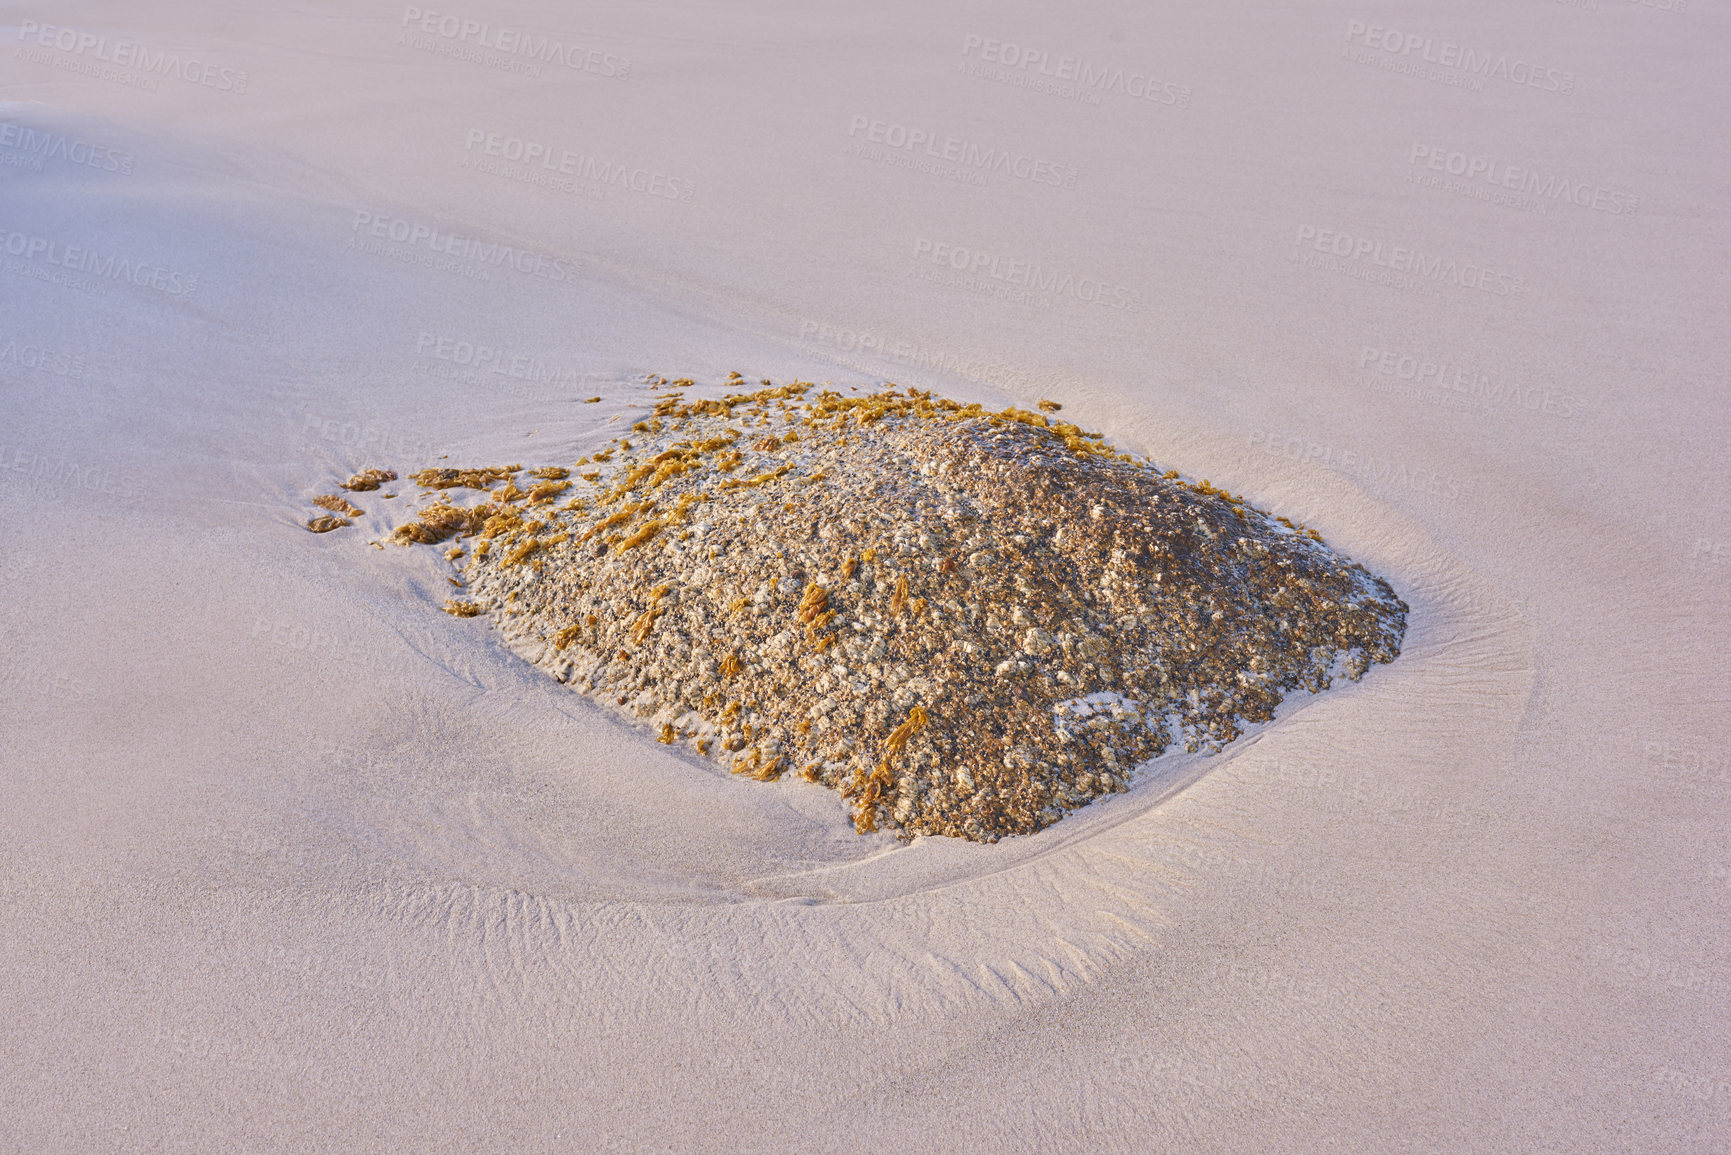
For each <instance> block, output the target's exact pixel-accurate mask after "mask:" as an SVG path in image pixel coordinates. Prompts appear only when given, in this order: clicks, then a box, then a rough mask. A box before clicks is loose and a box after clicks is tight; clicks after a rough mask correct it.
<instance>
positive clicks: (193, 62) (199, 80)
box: [18, 20, 247, 93]
mask: <svg viewBox="0 0 1731 1155" xmlns="http://www.w3.org/2000/svg"><path fill="white" fill-rule="evenodd" d="M18 39H19V40H27V41H32V42H34V43H35V44H36V45H37V46H39V47H42V48H57V49H59V50H60V51H61V52H70V53H71V54H72V55H74V56H83V57H88V58H89V59H91V60H99V61H102V62H103V63H104V64H112V65H115V66H117V67H120V68H136V69H138V70H139V71H140V72H147V73H154V74H155V75H157V76H174V77H178V78H179V79H181V80H184V81H186V82H187V83H188V84H197V85H201V86H203V87H205V88H214V89H216V90H217V91H218V92H236V93H242V92H245V91H246V84H247V73H246V70H245V69H243V68H225V67H221V66H218V65H215V64H209V63H206V62H205V61H202V60H199V59H198V58H197V57H195V56H185V57H183V56H182V55H181V54H180V53H178V52H167V51H163V50H152V49H149V48H146V47H145V46H144V45H142V44H138V43H135V42H133V41H131V40H124V39H122V38H120V37H118V36H116V37H113V38H112V39H111V38H109V36H108V35H107V34H105V33H96V32H86V31H85V30H83V29H82V28H66V27H62V26H60V25H57V24H39V23H37V22H36V21H34V20H24V21H21V22H20V23H19V25H18Z"/></svg>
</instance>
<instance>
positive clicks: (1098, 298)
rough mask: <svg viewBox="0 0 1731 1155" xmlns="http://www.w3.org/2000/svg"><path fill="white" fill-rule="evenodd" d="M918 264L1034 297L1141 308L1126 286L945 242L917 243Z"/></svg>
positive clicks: (915, 253)
mask: <svg viewBox="0 0 1731 1155" xmlns="http://www.w3.org/2000/svg"><path fill="white" fill-rule="evenodd" d="M914 260H916V261H921V262H929V263H931V264H934V265H938V266H941V267H943V268H946V269H953V270H955V271H956V272H959V273H967V274H968V275H970V276H973V277H984V278H989V279H990V280H992V281H998V282H1001V283H1003V284H1006V285H1011V286H1014V287H1016V288H1021V289H1027V290H1029V291H1031V292H1034V293H1050V294H1051V295H1052V296H1055V297H1073V298H1075V299H1076V300H1078V301H1082V302H1084V303H1085V304H1090V305H1103V306H1105V307H1106V308H1109V309H1130V308H1134V307H1135V306H1136V304H1137V297H1136V291H1135V290H1134V289H1129V288H1126V287H1125V286H1123V285H1112V284H1108V283H1106V282H1104V281H1101V280H1098V279H1096V278H1093V277H1079V276H1077V275H1075V274H1074V273H1068V272H1063V271H1061V270H1058V269H1048V268H1044V267H1042V266H1040V265H1037V264H1034V263H1033V262H1031V261H1021V260H1014V259H1011V258H1009V257H1006V256H1003V255H1002V254H999V253H992V252H987V251H985V250H982V249H971V248H968V247H967V246H965V245H952V244H949V243H947V242H944V241H932V240H927V239H926V238H924V237H921V238H919V239H918V240H916V241H914Z"/></svg>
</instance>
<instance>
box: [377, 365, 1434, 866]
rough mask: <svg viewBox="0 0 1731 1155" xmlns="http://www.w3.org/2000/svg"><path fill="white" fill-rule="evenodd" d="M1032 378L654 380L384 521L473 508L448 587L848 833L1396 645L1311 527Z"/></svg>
mask: <svg viewBox="0 0 1731 1155" xmlns="http://www.w3.org/2000/svg"><path fill="white" fill-rule="evenodd" d="M737 383H738V379H737V378H735V379H734V380H733V381H730V384H737ZM666 384H667V382H665V381H664V380H662V381H658V382H657V385H658V386H659V385H666ZM672 384H673V385H674V386H675V388H676V389H683V388H689V387H690V386H691V382H689V381H678V382H673V383H672ZM765 384H766V385H767V384H768V383H767V382H766V383H765ZM1041 408H1042V409H1044V410H1046V411H1047V412H1042V413H1036V412H1030V411H1027V410H1022V409H1016V408H1011V409H1006V410H1004V411H1002V412H989V411H987V410H985V409H984V408H983V407H981V406H980V405H977V404H962V403H959V402H955V401H950V400H945V399H942V398H935V397H933V396H932V395H931V394H930V393H927V392H922V391H920V390H916V389H909V390H906V391H898V390H897V389H896V388H895V387H894V386H891V387H889V388H888V389H886V390H885V391H882V392H879V393H874V394H869V395H862V396H842V395H841V394H838V393H835V392H831V391H827V390H826V391H816V387H815V386H812V385H809V384H805V383H800V382H796V383H794V384H791V385H784V386H779V387H769V388H764V389H760V390H757V391H755V392H745V393H734V394H729V395H727V396H724V397H722V398H720V399H709V400H693V401H686V400H685V399H684V395H683V393H682V392H673V393H671V394H667V395H663V396H662V397H661V398H660V401H659V404H657V405H656V407H655V411H654V414H653V415H652V416H651V417H649V418H647V419H645V420H643V421H639V422H638V423H637V424H636V425H634V426H633V427H632V429H631V430H630V431H629V432H627V433H625V434H624V435H622V436H621V437H618V438H616V439H615V440H614V441H613V442H612V443H610V444H609V445H608V446H607V447H606V448H604V449H602V450H601V451H599V452H597V453H595V454H593V455H592V456H589V457H585V458H583V459H582V460H580V461H578V462H576V463H575V464H574V465H572V466H571V467H570V468H569V469H566V468H564V467H560V466H550V467H545V468H541V469H533V470H529V471H527V472H525V471H524V470H523V469H522V468H521V467H520V466H509V467H504V466H496V467H485V468H478V469H465V470H458V469H429V470H425V471H423V472H421V473H418V474H414V475H413V480H414V481H416V482H417V483H418V484H419V485H421V486H423V487H424V488H428V489H435V490H438V491H440V492H439V498H438V500H437V501H436V502H435V503H434V504H432V505H430V506H429V507H427V508H426V509H424V510H422V512H421V513H420V515H419V519H418V520H417V521H414V522H411V523H408V524H406V525H403V526H400V527H399V528H397V529H396V530H395V531H394V532H393V533H392V534H391V535H390V540H392V541H395V542H398V543H401V544H405V545H408V544H415V543H424V544H433V543H438V542H444V541H448V540H450V539H452V538H463V539H470V538H472V539H474V541H473V542H472V544H471V545H470V548H469V549H468V550H467V551H466V552H465V551H464V550H463V549H462V548H461V547H460V546H455V547H451V548H450V549H449V550H448V552H447V553H446V557H447V558H448V559H449V560H451V561H452V562H453V563H456V564H461V565H462V573H463V582H462V583H461V584H463V585H464V586H465V587H466V588H465V593H466V597H465V599H464V600H462V601H452V602H449V603H447V604H446V607H445V608H446V609H447V611H448V612H450V613H452V614H454V615H456V616H473V615H478V614H482V613H485V614H486V615H487V616H489V617H490V618H491V620H492V622H493V623H494V625H495V626H496V627H497V628H498V629H499V630H500V632H501V633H502V634H503V635H504V637H505V638H506V640H507V641H508V642H509V644H510V645H511V646H512V648H513V649H514V650H516V651H517V652H518V653H519V654H521V655H522V656H523V657H525V658H526V659H528V660H529V661H532V662H535V663H536V664H538V665H540V666H542V667H543V668H544V669H546V670H547V671H548V672H549V673H551V674H552V676H553V677H555V678H557V679H558V680H559V681H561V682H564V683H566V684H567V685H569V686H571V687H572V688H573V689H576V690H578V691H581V692H583V693H586V694H589V695H592V696H594V697H596V698H597V699H600V700H603V701H606V702H608V703H610V704H612V705H615V706H620V707H624V708H626V709H627V710H628V711H629V712H630V713H632V714H633V715H635V716H636V717H638V718H640V719H642V720H643V721H644V722H645V723H646V724H647V726H648V728H649V730H650V732H651V733H653V734H655V735H656V736H657V737H658V738H659V739H660V740H661V741H662V742H666V743H670V744H671V743H676V742H677V743H688V744H689V746H690V748H691V749H692V750H693V751H695V752H697V753H699V754H703V755H707V756H711V757H719V758H721V759H723V760H724V762H725V763H726V764H728V765H729V766H730V768H731V769H732V770H733V771H734V772H735V773H738V774H742V775H748V776H750V777H752V778H754V779H759V780H763V781H769V780H774V779H776V778H779V777H780V776H781V775H782V774H784V773H793V774H795V775H797V776H798V777H800V778H802V779H805V780H806V781H810V782H816V783H821V784H822V785H825V786H828V787H831V788H833V789H836V790H838V791H840V792H841V794H842V795H843V796H844V797H846V798H848V799H850V800H851V802H852V804H853V809H854V822H855V825H856V827H857V828H858V829H859V830H860V831H861V832H867V831H872V830H877V829H888V830H893V831H896V832H897V833H899V834H901V835H903V836H911V835H913V834H945V835H953V836H959V837H964V838H969V839H974V840H977V841H988V842H990V841H995V840H997V839H998V838H1000V837H1002V836H1004V835H1009V834H1026V833H1031V832H1033V831H1036V830H1039V829H1040V828H1042V827H1044V826H1047V825H1050V824H1051V823H1053V822H1056V821H1057V820H1058V819H1060V818H1062V817H1063V816H1064V814H1065V813H1066V812H1068V811H1070V810H1073V809H1076V808H1077V807H1080V806H1085V805H1087V804H1088V803H1089V802H1090V801H1092V800H1093V799H1094V798H1096V797H1098V796H1100V795H1102V794H1105V793H1109V792H1114V791H1121V790H1123V789H1125V788H1126V785H1127V782H1128V778H1129V775H1130V773H1131V769H1132V767H1134V766H1135V765H1136V764H1137V763H1139V762H1142V761H1143V760H1145V759H1148V758H1152V757H1154V756H1156V755H1159V754H1161V753H1163V752H1165V751H1167V750H1168V749H1170V748H1173V747H1174V746H1180V747H1182V748H1184V749H1186V750H1190V751H1198V750H1209V751H1214V750H1218V749H1219V748H1221V747H1223V746H1224V745H1226V744H1227V743H1229V742H1231V741H1232V740H1233V739H1234V738H1236V737H1238V735H1239V734H1240V733H1241V732H1242V727H1243V725H1244V724H1246V723H1256V722H1264V721H1267V720H1269V719H1271V718H1272V717H1273V716H1274V710H1275V707H1276V706H1277V705H1278V704H1279V703H1280V701H1281V698H1282V696H1283V695H1284V694H1285V693H1286V692H1288V691H1290V690H1293V689H1304V690H1309V691H1320V690H1323V689H1326V688H1327V687H1328V686H1329V685H1330V684H1331V683H1332V682H1333V680H1334V678H1335V677H1337V676H1339V675H1341V674H1344V675H1345V676H1346V677H1348V678H1350V679H1353V680H1357V679H1358V678H1359V677H1360V676H1362V675H1363V673H1364V672H1365V671H1366V669H1368V668H1369V666H1370V664H1371V663H1372V662H1390V661H1393V660H1394V658H1395V656H1396V654H1398V653H1399V650H1400V644H1401V639H1402V637H1403V636H1404V633H1405V629H1406V613H1407V607H1406V604H1405V603H1404V602H1402V601H1401V600H1400V599H1399V598H1398V597H1396V596H1395V593H1394V591H1393V589H1392V588H1391V587H1390V586H1389V584H1388V583H1387V582H1386V581H1384V580H1382V579H1381V578H1378V577H1375V576H1373V575H1371V574H1370V573H1368V572H1366V571H1365V569H1364V568H1363V567H1362V566H1359V565H1357V564H1354V563H1352V562H1349V561H1348V560H1347V559H1345V558H1343V557H1341V556H1340V555H1339V554H1337V553H1335V552H1334V551H1332V550H1331V549H1329V548H1328V547H1327V546H1326V545H1324V544H1323V542H1322V540H1321V538H1320V537H1319V536H1318V535H1317V534H1316V533H1315V532H1314V531H1312V530H1308V529H1305V528H1303V527H1302V526H1296V525H1293V524H1292V523H1291V522H1288V521H1286V520H1285V519H1283V518H1276V517H1270V516H1269V515H1267V514H1265V513H1263V512H1262V511H1261V510H1258V509H1256V508H1255V507H1253V506H1251V505H1250V504H1248V503H1247V502H1245V501H1244V499H1243V498H1241V497H1238V496H1235V495H1233V494H1230V493H1227V492H1225V491H1223V490H1220V489H1217V488H1216V487H1214V486H1212V485H1210V484H1209V483H1208V482H1207V481H1203V482H1201V483H1199V484H1191V483H1187V482H1185V481H1183V480H1182V479H1180V477H1179V476H1178V474H1177V473H1176V472H1175V471H1167V472H1164V473H1162V472H1161V471H1160V470H1158V469H1157V468H1156V467H1155V466H1154V465H1152V464H1151V463H1149V462H1146V461H1143V460H1139V459H1135V458H1132V457H1131V456H1130V455H1128V454H1120V453H1116V452H1114V451H1113V450H1112V449H1111V448H1110V447H1109V446H1107V445H1105V444H1104V442H1103V440H1102V438H1101V437H1100V435H1099V434H1094V433H1088V432H1085V431H1083V430H1082V429H1080V428H1078V427H1077V426H1075V425H1073V424H1070V423H1068V422H1065V421H1062V420H1058V419H1056V418H1055V417H1054V416H1052V415H1051V413H1053V412H1054V411H1056V410H1057V408H1058V406H1057V405H1056V404H1055V403H1046V404H1043V405H1042V406H1041ZM460 489H469V490H480V491H485V492H487V494H488V496H487V497H486V498H485V499H479V500H477V501H476V502H475V503H474V504H471V505H458V504H454V503H453V502H451V501H450V500H449V497H450V495H451V493H452V491H453V490H460Z"/></svg>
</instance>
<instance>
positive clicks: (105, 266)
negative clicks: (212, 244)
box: [0, 229, 198, 297]
mask: <svg viewBox="0 0 1731 1155" xmlns="http://www.w3.org/2000/svg"><path fill="white" fill-rule="evenodd" d="M0 251H3V252H5V254H6V255H7V256H11V257H23V258H24V259H25V260H26V261H40V262H42V263H43V264H45V265H53V266H54V267H56V268H61V269H67V270H70V271H72V272H75V273H89V274H90V275H92V276H96V277H103V278H106V279H107V280H110V281H130V282H131V283H132V284H134V285H137V286H139V287H140V288H144V289H155V290H156V291H157V292H159V293H167V294H168V295H169V296H171V297H182V296H191V295H192V294H193V293H196V292H197V291H198V278H197V277H196V276H194V275H192V274H190V273H182V272H178V271H176V270H174V269H167V268H163V267H162V266H161V265H153V264H150V263H148V262H145V261H135V260H133V259H131V258H130V257H123V256H120V255H118V254H116V253H100V252H97V251H96V250H95V249H87V248H85V247H83V246H82V245H66V244H61V243H60V242H59V241H56V240H50V239H49V238H47V237H37V236H31V235H30V234H29V233H16V232H10V231H8V230H5V229H0Z"/></svg>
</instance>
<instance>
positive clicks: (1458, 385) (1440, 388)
mask: <svg viewBox="0 0 1731 1155" xmlns="http://www.w3.org/2000/svg"><path fill="white" fill-rule="evenodd" d="M1371 366H1374V367H1375V368H1376V371H1377V373H1378V374H1380V375H1381V376H1383V377H1389V378H1393V379H1394V381H1398V382H1406V383H1408V385H1409V386H1410V388H1411V389H1413V390H1425V389H1431V390H1435V391H1436V392H1438V393H1440V394H1444V395H1446V396H1449V397H1456V398H1460V399H1462V400H1463V401H1466V402H1468V403H1471V404H1473V405H1476V406H1478V407H1480V408H1482V409H1483V410H1485V411H1487V412H1489V411H1495V410H1497V409H1498V408H1499V407H1501V409H1502V410H1503V411H1507V410H1509V409H1514V408H1517V407H1518V408H1521V409H1527V410H1530V411H1532V412H1535V413H1548V414H1550V415H1551V416H1553V417H1564V418H1567V417H1573V416H1575V415H1576V414H1578V413H1581V412H1582V411H1583V410H1584V409H1585V402H1583V401H1582V400H1581V398H1579V397H1577V396H1575V395H1574V394H1573V393H1565V392H1563V391H1562V390H1560V389H1553V388H1551V387H1549V386H1544V385H1527V384H1521V383H1519V382H1515V381H1510V380H1506V379H1505V380H1498V379H1495V378H1493V377H1491V376H1490V375H1489V374H1488V373H1485V372H1483V371H1482V370H1478V369H1471V368H1468V367H1466V366H1464V365H1461V364H1458V363H1456V362H1453V361H1451V360H1450V359H1449V358H1447V357H1434V358H1433V357H1423V356H1414V355H1412V354H1408V353H1402V352H1400V351H1399V350H1396V349H1379V348H1377V347H1375V346H1374V345H1365V346H1364V347H1363V348H1361V349H1360V350H1359V353H1358V367H1359V368H1360V369H1365V368H1369V367H1371ZM1392 384H1393V382H1390V385H1391V386H1392Z"/></svg>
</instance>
